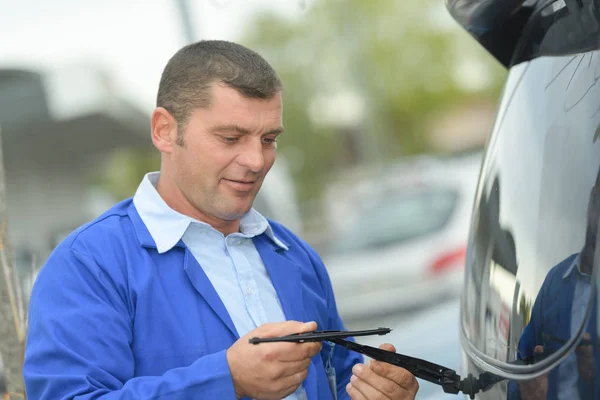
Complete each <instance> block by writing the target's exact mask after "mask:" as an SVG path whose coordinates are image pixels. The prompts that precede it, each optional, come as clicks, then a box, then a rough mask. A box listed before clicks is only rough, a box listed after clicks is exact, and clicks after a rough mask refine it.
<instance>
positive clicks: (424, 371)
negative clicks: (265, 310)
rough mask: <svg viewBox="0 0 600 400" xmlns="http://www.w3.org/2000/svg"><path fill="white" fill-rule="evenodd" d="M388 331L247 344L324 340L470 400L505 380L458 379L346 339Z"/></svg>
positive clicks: (296, 336) (492, 376)
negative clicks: (461, 394)
mask: <svg viewBox="0 0 600 400" xmlns="http://www.w3.org/2000/svg"><path fill="white" fill-rule="evenodd" d="M390 331H391V329H389V328H378V329H368V330H361V331H316V332H306V333H296V334H292V335H287V336H279V337H269V338H259V337H254V338H251V339H249V342H250V343H252V344H255V345H256V344H259V343H268V342H297V343H304V342H321V341H327V342H331V343H335V344H337V345H340V346H342V347H345V348H347V349H348V350H351V351H355V352H357V353H360V354H364V355H366V356H368V357H370V358H372V359H374V360H377V361H383V362H386V363H388V364H392V365H396V366H398V367H401V368H404V369H406V370H407V371H409V372H410V373H412V374H413V375H414V376H416V377H417V378H421V379H423V380H426V381H428V382H431V383H434V384H436V385H439V386H441V387H442V389H443V390H444V392H446V393H452V394H458V393H459V392H463V393H464V394H466V395H468V396H469V397H471V399H474V398H475V394H476V393H479V392H485V391H486V390H488V389H490V388H491V387H492V386H494V385H495V384H496V383H498V382H501V381H503V380H504V379H505V378H502V377H500V376H498V375H495V374H492V373H490V372H484V373H483V374H480V375H479V377H478V378H476V377H474V376H473V375H471V374H469V375H468V376H467V377H466V378H465V379H461V377H460V375H458V374H457V373H456V371H455V370H453V369H450V368H447V367H444V366H442V365H439V364H434V363H432V362H429V361H425V360H422V359H420V358H415V357H410V356H406V355H404V354H399V353H394V352H392V351H387V350H382V349H378V348H376V347H371V346H366V345H363V344H359V343H355V342H352V341H349V340H345V338H347V337H354V336H370V335H385V334H387V333H389V332H390Z"/></svg>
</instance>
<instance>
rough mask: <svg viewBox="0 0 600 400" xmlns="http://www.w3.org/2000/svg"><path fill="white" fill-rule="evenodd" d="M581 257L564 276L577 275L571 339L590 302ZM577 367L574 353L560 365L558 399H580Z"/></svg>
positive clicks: (587, 282)
mask: <svg viewBox="0 0 600 400" xmlns="http://www.w3.org/2000/svg"><path fill="white" fill-rule="evenodd" d="M579 265H580V256H579V255H578V256H577V257H576V258H575V259H574V260H573V264H572V265H571V266H570V267H569V269H568V270H567V271H566V272H565V274H564V275H563V279H566V278H567V277H568V276H569V275H570V274H572V273H574V274H576V275H575V276H576V283H575V290H574V292H573V303H572V304H571V337H573V336H575V333H576V332H577V330H578V329H579V327H580V326H581V324H582V322H583V318H584V317H585V311H586V308H587V306H588V303H589V301H590V290H591V287H590V276H589V275H588V274H584V273H583V272H581V269H580V267H579ZM578 371H579V370H578V367H577V356H576V354H575V353H574V352H572V353H571V354H570V355H569V357H567V358H566V359H565V361H563V362H562V363H561V364H560V367H559V370H558V379H559V382H560V384H559V385H558V393H557V397H558V399H560V400H578V399H579V388H578V379H579V372H578Z"/></svg>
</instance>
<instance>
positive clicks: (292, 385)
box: [277, 369, 308, 393]
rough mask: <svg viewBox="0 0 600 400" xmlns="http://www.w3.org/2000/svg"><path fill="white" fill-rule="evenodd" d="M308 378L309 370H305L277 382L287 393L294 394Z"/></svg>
mask: <svg viewBox="0 0 600 400" xmlns="http://www.w3.org/2000/svg"><path fill="white" fill-rule="evenodd" d="M307 376H308V369H305V370H303V371H300V372H296V373H295V374H292V375H289V376H285V377H282V378H280V379H279V380H277V382H278V383H279V386H280V387H281V388H284V390H285V391H287V390H290V392H289V393H292V392H294V390H296V389H298V386H300V384H302V382H304V380H305V379H306V377H307Z"/></svg>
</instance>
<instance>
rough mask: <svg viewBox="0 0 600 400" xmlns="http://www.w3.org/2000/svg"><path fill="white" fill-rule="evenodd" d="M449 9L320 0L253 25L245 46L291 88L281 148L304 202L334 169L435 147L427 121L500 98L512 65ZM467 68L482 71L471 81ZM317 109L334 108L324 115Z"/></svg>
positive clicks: (434, 4)
mask: <svg viewBox="0 0 600 400" xmlns="http://www.w3.org/2000/svg"><path fill="white" fill-rule="evenodd" d="M443 6H444V5H443V2H441V1H439V0H419V1H418V0H407V1H389V0H373V1H368V2H367V1H362V0H320V1H316V2H315V3H314V4H313V6H312V7H311V8H310V9H308V10H307V11H306V12H305V14H304V15H303V16H302V18H300V19H298V20H291V21H290V20H286V19H283V18H281V17H278V16H276V15H273V14H261V15H259V16H257V17H256V20H254V21H253V22H252V23H250V24H249V26H250V29H249V30H248V32H247V33H246V34H245V35H244V36H243V41H242V43H244V44H246V45H248V46H249V47H251V48H253V49H256V50H257V51H259V52H260V53H261V54H263V55H264V56H265V57H266V58H267V59H268V60H269V61H270V62H271V63H272V64H273V65H274V67H275V68H276V70H277V71H278V72H279V73H280V75H281V77H282V79H283V81H284V85H285V86H286V89H285V92H284V124H285V126H286V131H288V132H290V133H289V134H286V135H284V137H282V145H281V148H280V152H281V153H282V154H283V155H285V156H288V158H290V159H291V161H292V165H294V162H295V164H296V169H295V170H296V178H297V181H298V182H299V193H300V195H301V197H302V198H303V199H309V198H312V197H315V196H318V194H319V192H320V189H321V188H322V186H323V185H324V184H325V183H326V182H327V181H328V180H329V179H330V178H331V176H330V175H329V173H335V172H337V171H339V170H340V169H344V168H348V167H351V166H352V165H353V164H356V163H364V164H369V163H373V162H379V161H382V160H390V159H394V158H397V157H400V156H405V155H411V154H418V153H422V152H428V151H431V149H432V146H431V143H430V141H429V140H430V139H429V135H428V132H427V129H428V123H429V121H431V120H432V119H433V118H436V117H437V116H439V115H440V114H441V113H443V112H445V111H447V110H450V109H451V108H453V107H456V106H457V104H465V103H469V102H475V101H477V102H479V101H482V100H484V101H489V100H491V101H494V102H495V101H496V99H497V98H498V97H499V91H500V88H501V85H502V82H503V79H504V77H505V70H504V69H503V67H501V66H500V64H499V63H497V62H496V61H495V60H494V59H493V58H492V57H491V56H489V55H488V54H487V53H486V52H485V50H484V49H483V48H482V47H480V46H479V45H478V44H477V43H476V42H475V41H474V40H473V39H472V38H471V37H470V36H469V35H468V34H467V33H466V32H464V31H462V29H461V28H460V27H459V26H458V25H457V24H455V23H453V22H451V21H449V20H450V16H449V15H447V12H446V11H445V9H444V8H443ZM461 70H462V71H463V73H462V74H461V73H460V71H461ZM469 70H470V71H475V73H473V72H472V73H471V76H470V77H469V79H465V77H464V74H465V73H468V72H469ZM476 74H478V75H477V76H479V79H476V78H477V76H476ZM482 76H483V79H482V78H481V77H482ZM481 81H483V82H481ZM478 82H479V83H480V84H478V85H475V83H478ZM344 94H346V96H345V97H344ZM348 94H350V95H354V96H355V97H358V98H359V103H360V104H359V106H358V107H357V106H356V104H355V103H356V101H355V102H352V101H350V102H348V101H341V100H340V101H336V100H337V99H344V98H345V99H346V100H347V99H348V97H349V96H348ZM350 97H351V96H350ZM323 98H325V99H327V98H329V99H333V100H332V101H331V103H333V106H329V107H328V105H327V103H323V102H320V101H319V100H320V99H323ZM336 103H337V109H336ZM315 108H316V111H317V113H316V114H318V113H319V112H321V111H323V109H324V108H331V110H330V112H329V114H333V115H330V116H329V117H328V118H327V116H326V118H320V120H321V121H319V118H316V117H315ZM348 108H350V109H351V110H353V112H354V113H355V114H361V115H359V116H358V117H357V118H356V119H357V121H354V123H355V126H354V127H353V129H349V127H348V124H347V123H346V121H345V120H347V119H348V117H347V116H346V115H345V114H346V113H347V111H348ZM336 113H337V116H336ZM338 116H339V118H338ZM336 118H338V119H339V120H341V121H337V122H339V123H337V124H336V121H335V120H336ZM323 122H325V123H323ZM348 142H350V144H348ZM349 152H350V153H352V152H354V153H357V154H354V155H352V156H351V157H348V153H349Z"/></svg>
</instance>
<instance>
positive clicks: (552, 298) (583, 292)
mask: <svg viewBox="0 0 600 400" xmlns="http://www.w3.org/2000/svg"><path fill="white" fill-rule="evenodd" d="M599 217H600V172H599V173H598V175H597V177H596V183H595V184H594V186H593V188H592V191H591V194H590V201H589V203H588V210H587V226H586V235H585V243H584V246H583V249H582V250H581V252H580V253H578V254H573V255H571V256H569V257H568V258H567V259H565V260H564V261H562V262H561V263H559V264H558V265H556V266H555V267H554V268H552V270H550V272H549V273H548V276H547V277H546V279H545V280H544V283H543V285H542V288H541V290H540V292H539V294H538V296H537V298H536V300H535V304H534V306H533V309H532V311H531V320H530V321H529V324H528V325H527V326H526V327H525V330H524V331H523V334H522V336H521V339H520V341H519V347H518V358H519V359H521V360H523V361H525V362H528V363H535V362H538V361H539V360H541V359H543V358H545V357H547V356H548V355H550V354H552V353H554V352H555V351H557V350H558V349H560V348H561V347H562V346H564V345H565V343H567V341H568V340H569V339H570V338H571V337H574V336H575V335H576V333H577V331H578V329H579V327H580V326H581V325H582V323H583V322H584V318H585V313H586V310H587V307H588V304H589V302H590V295H591V284H590V280H591V275H592V270H593V266H594V253H595V248H596V236H597V231H598V218H599ZM594 314H595V313H592V317H591V318H590V321H588V324H587V326H586V327H585V332H586V333H585V336H584V340H582V341H581V342H580V343H579V344H578V346H577V348H576V350H575V351H574V352H572V353H571V354H570V355H569V356H568V358H566V359H565V360H564V361H563V362H562V363H560V365H559V366H558V368H554V369H553V370H552V371H550V373H549V374H547V375H543V376H541V377H539V378H535V379H532V380H530V381H526V382H519V383H518V385H515V384H514V382H512V383H511V385H510V386H511V390H509V398H521V399H524V400H525V399H556V400H562V399H569V400H577V399H582V400H583V399H588V398H589V399H592V398H598V396H597V395H598V393H595V391H594V387H593V381H592V378H593V371H594V359H593V353H592V350H593V348H592V346H593V345H592V343H593V342H592V341H591V340H590V339H591V338H595V337H596V328H595V326H596V324H595V317H594ZM574 371H577V372H578V373H573V372H574Z"/></svg>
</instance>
